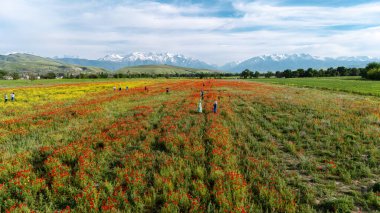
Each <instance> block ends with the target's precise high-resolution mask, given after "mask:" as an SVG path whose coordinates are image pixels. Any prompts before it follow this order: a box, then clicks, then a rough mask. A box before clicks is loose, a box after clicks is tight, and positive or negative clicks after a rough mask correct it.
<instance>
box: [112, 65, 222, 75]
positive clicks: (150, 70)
mask: <svg viewBox="0 0 380 213" xmlns="http://www.w3.org/2000/svg"><path fill="white" fill-rule="evenodd" d="M116 72H117V73H123V74H156V75H158V74H199V73H217V72H218V71H214V70H207V69H194V68H186V67H177V66H170V65H142V66H135V67H125V68H122V69H119V70H117V71H116Z"/></svg>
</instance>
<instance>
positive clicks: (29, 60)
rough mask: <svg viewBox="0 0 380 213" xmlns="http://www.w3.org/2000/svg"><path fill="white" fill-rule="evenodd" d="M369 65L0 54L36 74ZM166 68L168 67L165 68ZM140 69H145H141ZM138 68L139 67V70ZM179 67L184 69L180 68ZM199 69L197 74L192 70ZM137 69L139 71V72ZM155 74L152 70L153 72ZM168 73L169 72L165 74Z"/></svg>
mask: <svg viewBox="0 0 380 213" xmlns="http://www.w3.org/2000/svg"><path fill="white" fill-rule="evenodd" d="M370 62H380V58H372V57H367V56H360V57H337V58H331V57H316V56H312V55H309V54H272V55H262V56H257V57H253V58H250V59H248V60H245V61H241V62H230V63H226V64H225V65H223V66H217V65H212V64H209V63H206V62H204V61H201V60H197V59H193V58H190V57H186V56H184V55H181V54H171V53H139V52H135V53H131V54H127V55H118V54H110V55H106V56H105V57H103V58H100V59H97V60H88V59H80V58H72V57H66V58H57V57H56V58H45V57H40V56H35V55H31V54H23V53H16V54H9V55H0V70H4V71H8V72H34V73H40V74H43V73H47V72H56V73H73V74H75V73H99V72H107V71H116V72H126V73H134V72H140V71H141V70H143V71H144V72H148V71H147V70H148V69H150V68H152V66H148V65H156V68H157V69H156V71H154V72H161V71H162V70H163V69H165V70H167V71H170V72H174V70H177V71H178V70H182V71H184V72H190V73H191V72H197V71H200V72H212V70H220V71H226V72H241V71H243V70H245V69H249V70H252V71H260V72H266V71H283V70H285V69H291V70H295V69H299V68H303V69H307V68H314V69H323V68H329V67H338V66H345V67H358V68H359V67H365V66H366V65H367V64H368V63H370ZM162 65H166V66H162ZM138 66H145V67H142V68H141V69H140V68H139V67H138ZM136 67H137V68H136ZM178 67H180V68H181V69H178ZM190 68H192V69H198V70H197V71H195V70H191V69H190ZM136 70H138V71H136ZM152 72H153V71H152ZM165 73H166V72H165Z"/></svg>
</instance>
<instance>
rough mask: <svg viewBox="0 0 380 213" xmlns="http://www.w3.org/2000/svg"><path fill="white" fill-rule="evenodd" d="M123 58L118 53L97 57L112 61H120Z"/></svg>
mask: <svg viewBox="0 0 380 213" xmlns="http://www.w3.org/2000/svg"><path fill="white" fill-rule="evenodd" d="M123 59H124V57H123V56H121V55H118V54H110V55H106V56H104V57H103V58H101V59H99V60H101V61H112V62H121V61H122V60H123Z"/></svg>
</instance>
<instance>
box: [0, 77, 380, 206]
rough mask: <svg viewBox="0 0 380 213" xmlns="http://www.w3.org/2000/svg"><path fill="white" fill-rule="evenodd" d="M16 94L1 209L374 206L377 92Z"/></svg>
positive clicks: (179, 85) (150, 83)
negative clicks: (200, 102)
mask: <svg viewBox="0 0 380 213" xmlns="http://www.w3.org/2000/svg"><path fill="white" fill-rule="evenodd" d="M114 86H115V87H116V88H117V89H116V90H114V89H113V87H114ZM126 86H128V87H129V90H126V89H125V87H126ZM119 87H121V90H120V91H119V90H118V88H119ZM145 88H146V89H145ZM166 88H170V90H169V92H166ZM201 90H204V100H203V101H202V104H203V112H202V113H199V112H198V111H197V107H198V103H199V101H200V91H201ZM12 91H14V92H15V94H16V101H14V102H11V101H8V102H7V103H1V104H0V113H1V118H0V144H1V145H0V212H351V211H354V212H360V211H361V212H375V211H380V166H379V162H380V151H379V147H380V99H379V98H378V97H370V96H361V95H354V94H345V93H335V92H332V91H322V90H315V89H307V88H293V87H288V86H281V85H271V84H266V83H260V82H250V81H243V80H214V79H212V80H211V79H206V80H189V79H165V80H163V79H162V80H146V79H144V80H130V81H127V82H123V81H119V82H111V81H107V82H77V83H70V84H54V85H45V86H44V85H38V86H33V85H32V86H27V87H13V88H12V87H7V88H1V89H0V93H2V94H4V93H6V92H8V93H10V92H12ZM214 101H218V108H217V112H216V113H213V111H212V109H213V103H214Z"/></svg>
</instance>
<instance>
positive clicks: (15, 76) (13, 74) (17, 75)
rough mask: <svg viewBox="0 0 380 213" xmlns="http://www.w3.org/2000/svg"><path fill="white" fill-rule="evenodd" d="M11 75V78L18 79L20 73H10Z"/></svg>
mask: <svg viewBox="0 0 380 213" xmlns="http://www.w3.org/2000/svg"><path fill="white" fill-rule="evenodd" d="M11 76H12V78H13V80H17V79H20V74H18V73H17V72H14V73H12V75H11Z"/></svg>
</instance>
